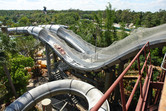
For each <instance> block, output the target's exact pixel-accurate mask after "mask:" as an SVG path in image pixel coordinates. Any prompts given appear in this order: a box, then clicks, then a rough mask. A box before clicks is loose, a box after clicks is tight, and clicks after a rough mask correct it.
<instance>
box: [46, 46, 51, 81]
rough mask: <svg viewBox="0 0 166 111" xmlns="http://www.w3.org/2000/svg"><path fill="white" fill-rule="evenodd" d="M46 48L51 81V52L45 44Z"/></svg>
mask: <svg viewBox="0 0 166 111" xmlns="http://www.w3.org/2000/svg"><path fill="white" fill-rule="evenodd" d="M45 48H46V59H47V70H48V78H49V80H50V79H51V67H50V66H51V61H50V50H49V46H48V45H47V44H45Z"/></svg>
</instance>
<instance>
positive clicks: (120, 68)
mask: <svg viewBox="0 0 166 111" xmlns="http://www.w3.org/2000/svg"><path fill="white" fill-rule="evenodd" d="M123 70H124V62H123V61H121V62H120V63H119V68H118V77H119V75H120V74H121V73H122V72H123ZM118 77H117V78H118ZM119 98H120V88H119V85H117V86H116V88H115V102H117V101H118V99H119Z"/></svg>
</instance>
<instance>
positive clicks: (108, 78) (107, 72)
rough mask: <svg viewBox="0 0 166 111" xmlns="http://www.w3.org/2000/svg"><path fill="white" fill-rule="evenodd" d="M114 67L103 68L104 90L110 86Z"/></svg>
mask: <svg viewBox="0 0 166 111" xmlns="http://www.w3.org/2000/svg"><path fill="white" fill-rule="evenodd" d="M113 69H114V67H111V68H110V70H108V69H107V70H105V86H104V87H105V88H104V90H105V91H107V90H108V88H109V87H110V86H111V84H112V83H113V81H114V75H115V74H114V71H113Z"/></svg>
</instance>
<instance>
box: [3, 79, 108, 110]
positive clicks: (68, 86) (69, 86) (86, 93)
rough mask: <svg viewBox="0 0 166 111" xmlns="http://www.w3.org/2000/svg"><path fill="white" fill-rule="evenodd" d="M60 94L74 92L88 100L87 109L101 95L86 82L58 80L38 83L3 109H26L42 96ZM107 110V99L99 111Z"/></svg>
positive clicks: (42, 97) (47, 96)
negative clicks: (38, 84)
mask: <svg viewBox="0 0 166 111" xmlns="http://www.w3.org/2000/svg"><path fill="white" fill-rule="evenodd" d="M60 94H74V95H77V96H79V97H82V98H84V99H85V100H86V101H87V102H88V105H89V108H88V110H90V109H91V108H92V107H93V106H94V105H95V104H96V103H97V102H98V100H99V99H100V98H101V97H102V96H103V94H102V93H101V92H100V91H99V90H98V89H96V88H95V87H94V86H92V85H90V84H88V83H85V82H82V81H78V80H69V79H66V80H58V81H53V82H49V83H46V84H43V85H40V86H38V87H36V88H34V89H32V90H30V91H27V92H26V93H24V94H23V95H22V96H20V97H19V98H18V99H17V100H15V101H14V102H13V103H12V104H10V105H9V106H8V107H7V108H6V109H5V111H27V110H29V109H30V108H32V106H34V105H35V104H37V103H38V102H40V101H41V100H43V99H44V98H49V97H52V96H55V95H60ZM109 110H110V108H109V104H108V101H106V102H105V103H104V104H103V105H102V106H101V108H100V109H99V111H109Z"/></svg>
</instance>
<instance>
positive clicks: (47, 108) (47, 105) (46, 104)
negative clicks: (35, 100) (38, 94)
mask: <svg viewBox="0 0 166 111" xmlns="http://www.w3.org/2000/svg"><path fill="white" fill-rule="evenodd" d="M41 104H42V109H43V111H52V107H51V100H50V99H49V98H46V99H44V100H42V102H41Z"/></svg>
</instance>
